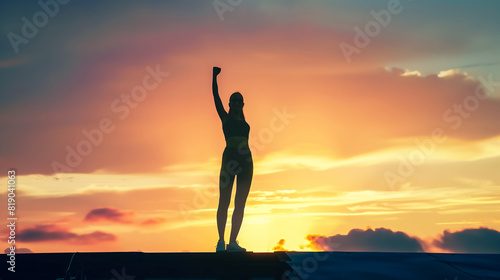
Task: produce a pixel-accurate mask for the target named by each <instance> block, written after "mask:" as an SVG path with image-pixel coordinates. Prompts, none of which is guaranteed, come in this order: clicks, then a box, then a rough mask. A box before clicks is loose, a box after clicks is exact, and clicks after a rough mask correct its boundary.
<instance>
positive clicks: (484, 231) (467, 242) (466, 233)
mask: <svg viewBox="0 0 500 280" xmlns="http://www.w3.org/2000/svg"><path fill="white" fill-rule="evenodd" d="M432 244H433V245H434V246H436V247H439V248H441V249H444V250H447V251H451V252H454V253H482V254H500V232H499V231H496V230H494V229H489V228H485V227H481V228H468V229H464V230H461V231H455V232H450V231H449V230H445V231H444V232H443V234H442V235H441V236H440V237H439V238H437V239H436V240H434V241H433V242H432Z"/></svg>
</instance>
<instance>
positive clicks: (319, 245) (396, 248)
mask: <svg viewBox="0 0 500 280" xmlns="http://www.w3.org/2000/svg"><path fill="white" fill-rule="evenodd" d="M306 238H307V239H308V240H309V242H310V244H308V245H306V246H305V247H308V248H311V249H316V250H318V249H319V250H326V251H330V250H340V251H354V252H366V251H368V252H423V251H424V250H423V247H422V243H421V241H420V240H419V239H418V238H416V237H410V236H409V235H408V234H406V233H404V232H401V231H396V232H394V231H392V230H390V229H386V228H377V229H375V230H372V229H367V230H362V229H352V230H351V231H349V233H348V234H347V235H341V234H337V235H333V236H321V235H314V234H311V235H308V236H307V237H306Z"/></svg>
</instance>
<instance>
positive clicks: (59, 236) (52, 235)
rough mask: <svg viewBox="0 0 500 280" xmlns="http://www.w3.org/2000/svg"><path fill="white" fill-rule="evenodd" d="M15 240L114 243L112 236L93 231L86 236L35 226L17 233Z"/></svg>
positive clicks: (60, 229) (44, 226) (55, 228)
mask: <svg viewBox="0 0 500 280" xmlns="http://www.w3.org/2000/svg"><path fill="white" fill-rule="evenodd" d="M16 238H17V239H18V240H19V241H21V242H50V241H64V242H68V243H72V244H85V245H88V244H95V243H100V242H109V241H115V240H116V239H117V237H116V236H115V235H114V234H111V233H106V232H102V231H94V232H91V233H86V234H78V233H74V232H70V231H69V230H67V229H63V228H58V227H57V226H55V225H37V226H35V227H33V228H27V229H24V230H21V231H20V232H18V233H17V235H16Z"/></svg>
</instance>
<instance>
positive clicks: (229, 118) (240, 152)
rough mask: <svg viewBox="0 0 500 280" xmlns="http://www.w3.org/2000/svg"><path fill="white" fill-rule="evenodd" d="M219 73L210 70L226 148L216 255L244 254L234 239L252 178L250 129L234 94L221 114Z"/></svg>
mask: <svg viewBox="0 0 500 280" xmlns="http://www.w3.org/2000/svg"><path fill="white" fill-rule="evenodd" d="M220 72H221V69H220V68H219V67H214V68H213V80H212V93H213V95H214V102H215V108H216V109H217V113H218V114H219V117H220V119H221V121H222V130H223V132H224V138H225V139H226V148H225V149H224V153H223V154H222V165H221V169H220V177H219V193H220V196H219V207H218V209H217V229H218V231H219V241H218V242H217V246H216V250H215V251H216V252H224V251H226V250H227V251H228V252H245V251H246V249H245V248H242V247H241V246H239V245H238V242H237V241H236V237H237V236H238V232H239V231H240V227H241V223H242V221H243V213H244V211H245V203H246V201H247V197H248V193H249V192H250V185H251V183H252V176H253V161H252V154H251V152H250V148H249V147H248V135H249V132H250V126H249V125H248V123H247V122H246V121H245V116H244V115H243V105H244V103H243V95H241V93H239V92H235V93H233V94H232V95H231V97H230V98H229V112H226V111H225V110H224V106H223V105H222V101H221V99H220V96H219V89H218V86H217V75H219V73H220ZM236 175H237V181H236V196H235V201H234V211H233V217H232V220H231V224H232V226H231V235H230V237H229V243H228V245H227V249H226V243H225V241H224V231H225V228H226V220H227V210H228V208H229V202H230V201H231V192H232V189H233V183H234V178H235V176H236Z"/></svg>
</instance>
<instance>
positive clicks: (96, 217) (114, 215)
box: [84, 207, 135, 224]
mask: <svg viewBox="0 0 500 280" xmlns="http://www.w3.org/2000/svg"><path fill="white" fill-rule="evenodd" d="M134 215H135V212H133V211H121V210H119V209H116V208H112V207H103V208H96V209H92V210H90V212H89V213H88V214H87V215H86V216H85V219H84V220H85V221H87V222H96V221H102V220H105V221H111V222H116V223H123V224H129V223H132V217H133V216H134Z"/></svg>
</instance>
